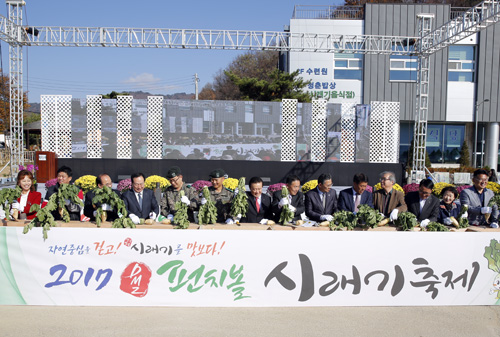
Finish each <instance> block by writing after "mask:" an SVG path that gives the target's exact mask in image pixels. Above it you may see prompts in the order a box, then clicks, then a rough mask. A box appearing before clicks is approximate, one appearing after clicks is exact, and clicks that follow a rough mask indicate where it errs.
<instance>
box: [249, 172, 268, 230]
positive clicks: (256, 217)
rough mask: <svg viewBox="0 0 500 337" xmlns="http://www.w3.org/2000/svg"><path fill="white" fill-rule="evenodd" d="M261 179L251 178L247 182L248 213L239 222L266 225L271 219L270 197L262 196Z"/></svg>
mask: <svg viewBox="0 0 500 337" xmlns="http://www.w3.org/2000/svg"><path fill="white" fill-rule="evenodd" d="M262 185H263V182H262V179H261V178H259V177H252V178H250V181H249V182H248V186H249V187H250V192H247V196H248V199H247V201H248V211H247V214H246V216H244V217H243V218H242V219H241V222H249V223H261V224H263V225H265V224H267V221H268V220H272V219H273V211H272V208H271V197H270V196H268V195H267V194H262Z"/></svg>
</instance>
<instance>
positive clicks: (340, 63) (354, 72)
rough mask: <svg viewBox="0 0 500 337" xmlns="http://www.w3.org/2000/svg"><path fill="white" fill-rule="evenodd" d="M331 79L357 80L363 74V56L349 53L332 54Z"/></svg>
mask: <svg viewBox="0 0 500 337" xmlns="http://www.w3.org/2000/svg"><path fill="white" fill-rule="evenodd" d="M333 65H334V69H333V78H334V79H335V80H359V81H361V79H362V77H363V74H362V68H363V55H361V54H351V53H335V54H334V62H333Z"/></svg>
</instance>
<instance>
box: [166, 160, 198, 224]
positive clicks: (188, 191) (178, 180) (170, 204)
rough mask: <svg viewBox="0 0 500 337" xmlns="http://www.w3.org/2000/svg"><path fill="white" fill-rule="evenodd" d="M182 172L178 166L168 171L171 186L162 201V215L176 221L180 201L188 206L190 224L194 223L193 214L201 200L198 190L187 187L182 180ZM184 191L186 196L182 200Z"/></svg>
mask: <svg viewBox="0 0 500 337" xmlns="http://www.w3.org/2000/svg"><path fill="white" fill-rule="evenodd" d="M182 178H183V177H182V172H181V169H180V168H179V167H178V166H172V167H171V168H170V169H169V170H168V171H167V179H168V180H169V181H170V184H171V185H170V186H169V187H167V190H166V192H165V194H164V195H163V197H162V198H161V201H160V207H161V214H162V215H163V216H165V217H167V219H169V220H170V221H172V220H173V219H174V215H175V212H176V210H175V204H176V203H177V202H178V201H179V200H180V201H182V202H183V203H185V204H186V205H187V206H188V217H189V221H190V222H194V215H193V212H194V211H195V210H197V209H198V206H199V199H198V195H197V193H196V190H195V189H194V188H193V187H191V186H187V185H186V184H185V183H184V181H183V180H182ZM181 191H184V196H183V197H182V198H181V196H180V192H181Z"/></svg>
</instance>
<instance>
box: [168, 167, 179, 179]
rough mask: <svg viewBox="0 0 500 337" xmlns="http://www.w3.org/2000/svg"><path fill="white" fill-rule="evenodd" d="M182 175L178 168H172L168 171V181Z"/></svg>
mask: <svg viewBox="0 0 500 337" xmlns="http://www.w3.org/2000/svg"><path fill="white" fill-rule="evenodd" d="M181 174H182V172H181V169H180V168H179V167H178V166H172V167H171V168H170V169H169V170H168V171H167V179H171V178H174V177H177V176H178V175H181Z"/></svg>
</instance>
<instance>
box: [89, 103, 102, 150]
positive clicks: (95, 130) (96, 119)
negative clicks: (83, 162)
mask: <svg viewBox="0 0 500 337" xmlns="http://www.w3.org/2000/svg"><path fill="white" fill-rule="evenodd" d="M101 102H102V96H101V95H87V158H102V129H101V105H102V104H101Z"/></svg>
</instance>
